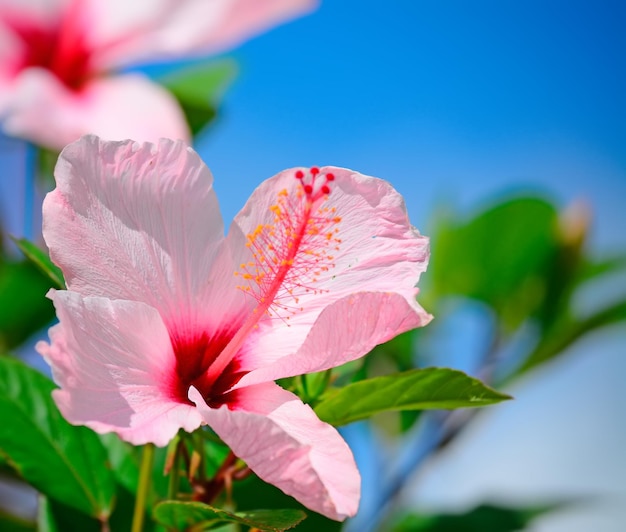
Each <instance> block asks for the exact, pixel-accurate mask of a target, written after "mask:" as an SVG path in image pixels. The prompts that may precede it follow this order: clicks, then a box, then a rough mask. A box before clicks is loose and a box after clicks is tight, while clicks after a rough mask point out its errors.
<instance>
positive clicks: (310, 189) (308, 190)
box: [304, 185, 313, 194]
mask: <svg viewBox="0 0 626 532" xmlns="http://www.w3.org/2000/svg"><path fill="white" fill-rule="evenodd" d="M304 192H306V193H307V194H312V193H313V187H312V186H311V185H304Z"/></svg>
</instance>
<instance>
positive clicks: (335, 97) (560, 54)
mask: <svg viewBox="0 0 626 532" xmlns="http://www.w3.org/2000/svg"><path fill="white" fill-rule="evenodd" d="M625 24H626V4H624V3H623V2H620V1H617V0H616V1H607V0H600V1H594V2H590V1H587V2H584V1H578V0H569V1H565V0H562V1H556V0H543V1H540V0H526V1H524V2H519V1H516V2H514V1H513V0H492V1H484V0H474V1H471V2H470V1H466V0H465V1H463V0H454V1H453V0H429V1H426V0H377V1H374V0H327V1H325V2H323V4H322V6H321V8H320V9H319V10H318V11H317V12H315V13H313V14H312V15H310V16H307V17H304V18H302V19H300V20H297V21H294V22H293V23H290V24H287V25H285V26H282V27H280V28H277V29H276V30H274V31H272V32H270V33H268V34H265V35H263V36H260V37H258V38H255V39H253V40H251V41H250V42H248V43H246V44H244V45H243V46H241V47H240V48H239V49H237V50H236V51H235V52H233V53H231V54H228V55H229V56H231V57H234V58H235V59H236V60H237V62H238V63H239V68H240V74H239V76H238V78H237V80H236V81H235V83H234V85H233V86H232V87H231V89H230V90H229V91H228V92H227V93H226V95H225V98H224V102H223V109H222V113H221V116H220V119H219V122H218V123H217V125H216V126H215V127H214V128H213V129H211V130H210V131H208V132H206V133H205V134H204V135H203V136H202V137H201V139H200V141H199V142H198V144H197V149H198V150H199V152H200V153H201V155H202V156H203V158H204V159H205V161H206V162H207V164H208V165H209V167H210V168H211V169H212V171H213V173H214V175H215V179H216V185H215V186H216V189H217V192H218V194H219V197H220V200H221V207H222V211H223V214H224V217H225V218H226V220H229V219H231V218H232V216H233V215H234V214H235V213H236V212H237V210H238V209H239V208H240V207H241V206H242V205H243V203H244V202H245V200H246V198H247V197H248V195H249V193H250V192H251V191H252V190H253V189H254V187H255V186H256V185H257V184H258V183H260V181H262V180H263V179H265V178H267V177H269V176H271V175H273V174H275V173H276V172H278V171H280V170H282V169H284V168H287V167H290V166H299V165H313V164H316V165H326V164H332V165H337V166H346V167H349V168H352V169H354V170H358V171H360V172H362V173H366V174H369V175H374V176H377V177H383V178H385V179H387V180H389V181H391V182H392V183H393V184H394V186H396V188H398V189H399V190H400V191H401V192H402V194H403V195H404V196H405V198H406V202H407V207H408V210H409V214H410V216H411V219H412V221H413V223H414V224H415V225H417V226H418V227H420V228H421V229H422V230H423V231H424V232H427V231H428V219H429V217H430V216H431V214H432V213H433V211H434V210H435V209H436V207H437V206H438V205H440V204H441V202H444V201H445V202H452V203H453V204H455V205H457V206H459V207H460V208H462V209H463V210H471V209H474V208H477V207H478V206H480V205H484V204H485V203H489V202H490V201H492V200H493V198H494V197H497V196H501V195H502V194H504V193H507V192H511V191H520V190H532V191H542V192H543V193H545V194H547V195H549V196H550V197H553V198H554V199H555V200H556V201H557V202H558V203H559V204H560V205H562V206H565V205H567V204H568V203H570V202H571V201H573V200H575V199H583V200H584V201H586V202H587V203H588V204H589V205H590V207H591V208H592V211H593V213H594V226H593V247H594V249H596V250H597V251H598V252H609V251H611V250H615V249H618V248H619V249H622V250H624V249H626V232H625V231H624V229H623V228H624V227H626V223H625V222H626V219H625V218H626V215H625V214H624V199H625V198H626V149H625V147H626V101H625V98H624V94H626V70H625V68H624V61H623V51H624V50H626V32H625V31H623V28H624V26H625ZM0 157H2V162H3V166H4V167H5V168H7V167H9V166H8V165H11V166H12V165H13V164H19V153H18V154H17V155H16V154H15V153H13V154H10V153H7V152H2V153H0ZM16 157H17V159H16ZM9 161H12V162H9ZM9 179H11V181H12V182H11V183H8V180H9ZM16 184H18V185H19V181H16V180H15V179H14V176H13V175H10V176H9V174H8V173H4V174H0V185H1V188H0V191H2V195H3V197H2V198H1V199H3V207H4V208H5V211H6V208H7V203H9V202H7V201H6V200H5V199H6V198H7V197H8V192H9V191H12V192H13V193H15V188H16ZM13 214H14V216H13V221H12V222H11V226H12V227H14V228H16V229H15V231H16V232H19V215H17V214H16V213H13ZM5 215H6V212H5ZM616 286H618V285H617V284H615V285H614V287H612V288H611V289H614V288H615V287H616ZM619 287H620V288H622V287H623V283H622V284H621V285H619ZM622 291H623V290H622ZM625 340H626V332H625V331H624V328H623V327H622V328H621V329H614V330H612V331H610V332H609V333H608V334H607V335H602V336H600V335H596V336H595V337H593V338H590V339H588V340H586V341H585V342H584V343H583V344H582V345H581V346H579V347H578V348H577V349H576V350H575V352H574V353H572V357H571V358H570V362H569V363H565V364H558V365H555V366H553V367H551V368H548V369H547V370H546V371H545V372H544V373H543V374H541V375H539V376H536V379H534V380H527V381H526V382H525V383H520V384H519V385H518V386H517V387H516V389H515V390H513V392H514V394H515V395H516V397H517V400H516V402H515V404H514V405H513V406H511V405H508V404H507V405H502V406H500V407H497V408H494V409H492V410H490V411H489V412H486V415H485V416H483V418H481V423H482V424H481V425H480V427H479V428H480V431H477V432H476V433H475V434H470V435H468V437H467V438H466V439H465V440H464V441H463V442H462V446H459V447H457V448H456V449H454V450H453V451H454V452H453V453H451V455H450V456H449V457H448V458H447V460H445V461H444V462H443V463H440V464H438V465H437V466H436V467H434V468H432V469H431V471H430V473H429V474H428V475H427V477H426V479H425V481H424V482H425V483H424V484H423V485H421V486H417V485H416V487H415V489H414V490H413V491H412V492H411V493H408V494H407V495H406V500H407V501H411V502H415V497H419V501H420V503H422V504H430V505H434V506H437V505H446V504H450V505H463V504H469V502H468V501H474V502H475V501H478V500H480V499H481V497H486V496H488V495H489V494H494V493H495V494H497V495H501V496H505V497H506V496H507V495H510V496H511V497H518V498H519V497H521V498H522V499H523V500H532V498H533V495H534V496H535V498H536V497H537V496H542V495H545V496H548V495H549V494H550V493H554V494H558V493H563V492H564V490H565V491H566V492H567V493H569V492H571V491H576V490H578V491H577V493H578V492H585V493H586V492H591V493H594V494H602V493H605V492H606V493H608V494H609V496H608V499H607V500H608V501H609V502H608V503H606V504H608V506H609V508H608V509H607V508H606V507H603V508H602V509H601V510H598V509H597V508H594V507H592V508H591V509H589V508H587V509H585V508H583V509H582V510H580V509H576V510H572V512H573V513H571V512H570V514H569V516H568V514H567V512H566V513H565V515H562V516H560V517H559V516H556V517H555V518H554V517H550V518H549V519H547V520H544V521H543V522H541V523H539V524H538V525H537V527H536V529H533V530H536V531H538V532H561V531H565V530H567V531H569V532H586V531H587V530H590V529H593V528H594V527H595V529H597V530H602V531H603V532H618V530H621V528H620V527H621V526H622V525H621V523H620V520H621V522H623V521H624V519H626V515H625V514H624V510H622V508H624V507H626V492H625V491H624V487H623V482H621V481H620V479H621V480H623V478H626V461H625V460H624V458H623V449H624V448H626V430H624V427H623V424H620V423H616V422H615V419H616V414H617V413H618V412H620V413H623V411H624V408H626V404H625V403H624V400H623V398H622V397H623V396H622V393H621V391H620V390H621V388H622V385H621V380H620V379H619V378H618V376H619V375H623V374H624V371H625V370H626V361H625V360H626V358H625V357H624V356H623V355H624V348H623V346H624V345H625V344H624V342H625ZM453 348H454V349H456V350H457V351H458V353H459V355H460V356H462V349H463V348H462V345H456V346H453ZM583 382H584V383H585V390H584V392H582V391H581V383H583ZM581 397H582V399H583V400H581ZM573 403H574V404H575V406H572V404H573ZM581 403H583V405H582V406H581ZM573 409H575V410H576V417H574V416H573V415H572V410H573ZM622 416H623V414H622ZM538 441H541V445H538V444H537V442H538ZM459 479H461V481H459ZM451 486H452V488H451ZM620 486H621V487H620ZM568 489H569V491H567V490H568ZM620 490H621V491H620ZM415 494H417V495H415ZM603 500H604V499H603ZM611 501H613V502H611ZM576 512H578V513H576ZM580 512H582V513H583V515H582V517H581V513H580ZM585 512H586V513H585ZM572 515H574V517H572ZM607 516H608V517H607ZM559 519H560V520H559ZM573 519H575V522H573V521H572V520H573ZM576 523H578V524H576ZM577 527H578V528H577Z"/></svg>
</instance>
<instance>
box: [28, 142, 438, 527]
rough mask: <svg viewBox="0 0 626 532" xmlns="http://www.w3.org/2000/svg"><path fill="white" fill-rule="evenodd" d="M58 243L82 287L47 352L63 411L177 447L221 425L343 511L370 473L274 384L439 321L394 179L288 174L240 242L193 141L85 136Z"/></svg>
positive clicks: (47, 220) (300, 492)
mask: <svg viewBox="0 0 626 532" xmlns="http://www.w3.org/2000/svg"><path fill="white" fill-rule="evenodd" d="M56 181H57V188H56V189H55V190H53V191H52V192H51V193H49V194H48V195H47V196H46V199H45V201H44V206H43V217H44V237H45V239H46V242H47V244H48V246H49V248H50V254H51V257H52V259H53V261H54V262H55V263H56V264H58V265H59V266H60V267H61V269H62V270H63V273H64V275H65V280H66V283H67V290H62V291H51V293H50V294H49V297H50V298H51V299H52V300H53V301H54V305H55V307H56V311H57V316H58V318H59V324H57V325H55V326H54V327H52V328H51V329H50V343H49V344H48V343H45V342H40V343H39V344H38V345H37V349H38V351H39V352H40V353H41V354H42V355H43V356H44V357H45V359H46V360H47V361H48V363H49V364H50V365H51V367H52V371H53V377H54V380H55V381H56V382H57V383H58V384H59V386H60V389H58V390H56V391H55V392H54V399H55V401H56V403H57V405H58V406H59V408H60V410H61V412H62V413H63V415H64V416H65V417H66V418H67V419H68V420H69V421H70V422H71V423H75V424H84V425H87V426H89V427H91V428H92V429H94V430H95V431H97V432H102V433H104V432H115V433H117V434H118V435H119V436H120V437H122V438H123V439H125V440H127V441H129V442H131V443H134V444H144V443H146V442H153V443H155V444H156V445H159V446H163V445H166V444H167V443H168V441H170V439H171V438H172V437H173V436H174V435H175V434H176V432H177V431H178V430H179V429H180V428H183V429H184V430H186V431H193V430H195V429H197V428H198V427H199V426H201V425H203V424H206V425H208V426H210V427H211V428H212V429H213V430H214V431H215V432H216V433H217V434H218V435H219V436H220V437H221V438H222V439H223V440H224V442H225V443H226V444H228V445H229V446H230V447H231V449H232V450H233V452H234V453H235V454H236V455H237V456H239V457H240V458H241V459H243V460H244V461H245V462H246V463H247V464H248V466H249V467H250V468H251V469H252V470H253V471H254V472H255V473H256V474H257V475H258V476H259V477H261V478H262V479H264V480H265V481H267V482H270V483H272V484H274V485H276V486H278V487H279V488H280V489H282V490H283V491H284V492H285V493H287V494H289V495H292V496H293V497H295V498H296V499H298V500H299V501H300V502H302V503H303V504H305V505H306V506H308V507H309V508H311V509H313V510H315V511H317V512H319V513H322V514H324V515H326V516H328V517H330V518H333V519H338V520H340V519H344V518H345V517H346V516H351V515H354V513H355V512H356V510H357V506H358V499H359V492H360V480H359V474H358V471H357V469H356V467H355V464H354V460H353V458H352V454H351V452H350V450H349V448H348V446H347V445H346V443H345V442H344V441H343V439H342V438H341V437H340V435H339V433H338V432H337V431H336V430H335V429H334V428H333V427H331V426H330V425H328V424H326V423H323V422H322V421H320V420H319V419H318V418H317V416H316V415H315V413H314V412H313V410H312V409H311V408H310V407H309V406H307V405H306V404H304V403H302V401H301V400H300V399H299V398H298V397H296V396H295V395H293V394H292V393H290V392H288V391H286V390H284V389H282V388H280V387H279V386H278V385H277V384H275V383H274V382H273V381H274V380H276V379H279V378H283V377H290V376H294V375H300V374H303V373H310V372H315V371H321V370H325V369H328V368H332V367H335V366H338V365H340V364H343V363H345V362H348V361H350V360H354V359H356V358H358V357H361V356H363V355H364V354H366V353H367V352H368V351H369V350H370V349H372V348H373V347H374V346H375V345H377V344H379V343H381V342H384V341H386V340H389V339H390V338H392V337H394V336H395V335H397V334H399V333H401V332H403V331H406V330H408V329H412V328H414V327H419V326H421V325H424V324H426V323H427V322H428V321H429V320H430V316H429V315H428V314H427V313H426V312H425V311H424V310H423V309H422V308H421V307H420V306H419V305H418V304H417V303H416V301H415V296H416V294H417V288H415V285H416V283H417V281H418V279H419V276H420V273H421V272H423V271H424V270H425V268H426V264H427V260H428V240H427V238H425V237H423V236H420V235H419V233H418V232H417V231H416V230H415V229H414V228H413V227H411V225H410V224H409V221H408V219H407V214H406V210H405V207H404V203H403V200H402V197H401V196H400V195H399V194H398V193H397V192H396V191H395V190H394V189H393V188H392V187H391V185H389V184H388V183H387V182H385V181H382V180H380V179H376V178H373V177H367V176H364V175H361V174H358V173H356V172H353V171H351V170H346V169H343V168H333V167H324V168H319V169H318V168H310V169H292V170H285V171H284V172H281V173H279V174H278V175H276V176H274V177H272V178H271V179H268V180H267V181H265V182H264V183H263V184H261V185H260V186H259V187H258V188H257V189H256V191H255V192H254V193H253V194H252V196H251V198H250V199H249V200H248V203H247V204H246V206H245V207H244V208H243V210H242V211H241V212H240V213H239V214H238V215H237V216H236V217H235V220H234V222H233V223H232V225H231V227H230V230H229V232H228V235H227V236H226V237H224V227H223V224H222V219H221V216H220V213H219V208H218V204H217V199H216V196H215V193H214V192H213V189H212V176H211V173H210V172H209V170H208V169H207V168H206V166H205V165H204V164H203V163H202V161H201V160H200V159H199V157H198V155H197V154H196V153H195V152H194V151H193V150H192V149H191V148H189V147H187V146H186V145H185V144H184V143H182V142H174V141H170V140H161V141H160V143H159V144H158V145H153V144H147V143H146V144H138V143H133V142H131V141H125V142H105V141H102V140H100V139H98V138H97V137H94V136H88V137H83V138H82V139H81V140H79V141H78V142H75V143H74V144H71V145H70V146H68V147H67V148H65V150H63V152H62V153H61V156H60V158H59V162H58V165H57V168H56Z"/></svg>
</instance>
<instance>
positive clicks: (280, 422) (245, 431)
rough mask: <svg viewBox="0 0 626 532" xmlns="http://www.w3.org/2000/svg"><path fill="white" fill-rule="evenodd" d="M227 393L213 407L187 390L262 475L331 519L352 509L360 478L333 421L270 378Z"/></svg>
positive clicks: (350, 513)
mask: <svg viewBox="0 0 626 532" xmlns="http://www.w3.org/2000/svg"><path fill="white" fill-rule="evenodd" d="M231 395H232V397H231V398H230V400H231V402H230V403H229V405H228V406H222V407H220V408H218V409H214V408H210V407H208V406H207V405H206V403H205V402H204V400H203V399H202V396H201V395H200V393H199V392H198V391H197V390H196V389H195V388H192V389H191V390H190V391H189V399H191V400H192V401H193V402H194V403H195V404H196V406H197V407H198V410H199V412H200V413H201V415H202V417H203V419H204V421H205V422H206V423H207V424H208V425H209V426H210V427H211V428H212V429H213V430H215V432H216V433H217V434H218V435H219V436H220V438H222V439H223V440H224V442H225V443H226V444H227V445H228V446H229V447H230V448H231V449H232V450H233V452H234V453H235V454H236V455H237V456H238V457H239V458H241V459H242V460H244V461H245V462H246V463H247V464H248V466H249V467H250V469H252V470H253V471H254V472H255V473H256V474H257V475H258V476H259V477H260V478H262V479H263V480H265V481H266V482H269V483H270V484H274V485H275V486H277V487H278V488H280V489H281V490H283V491H284V492H285V493H287V494H288V495H291V496H292V497H294V498H295V499H297V500H298V501H300V502H301V503H302V504H304V505H305V506H307V507H308V508H311V509H312V510H314V511H316V512H319V513H321V514H323V515H325V516H327V517H330V518H331V519H336V520H343V519H345V518H346V517H349V516H353V515H354V514H355V513H356V511H357V508H358V503H359V498H360V480H361V479H360V476H359V472H358V470H357V468H356V465H355V463H354V458H353V456H352V452H351V451H350V448H349V447H348V445H347V444H346V442H345V441H344V440H343V439H342V438H341V436H340V435H339V433H338V432H337V431H336V430H335V429H334V428H333V427H331V426H330V425H328V424H327V423H323V422H322V421H320V420H319V419H318V417H317V416H316V415H315V413H314V412H313V410H311V408H310V407H309V406H308V405H305V404H304V403H302V402H301V401H300V400H299V399H298V398H297V397H296V396H295V395H293V394H292V393H290V392H287V391H285V390H283V389H282V388H280V387H279V386H277V385H275V384H273V383H267V384H262V385H257V386H252V387H247V388H242V389H240V390H237V391H236V392H233V394H231Z"/></svg>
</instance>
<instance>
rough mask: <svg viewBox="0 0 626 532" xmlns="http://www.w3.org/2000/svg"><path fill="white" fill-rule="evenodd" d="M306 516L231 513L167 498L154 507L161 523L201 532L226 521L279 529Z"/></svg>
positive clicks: (274, 512) (276, 531)
mask: <svg viewBox="0 0 626 532" xmlns="http://www.w3.org/2000/svg"><path fill="white" fill-rule="evenodd" d="M305 517H306V514H305V513H304V512H302V511H301V510H252V511H248V512H236V513H231V512H227V511H226V510H220V509H219V508H213V507H212V506H209V505H208V504H203V503H201V502H180V501H165V502H162V503H160V504H158V505H157V506H156V507H155V509H154V518H155V519H156V520H157V521H158V522H159V523H161V524H162V525H165V526H168V527H172V528H175V529H176V530H187V531H190V532H191V531H194V532H199V531H201V530H212V529H214V528H217V527H219V526H222V525H224V524H225V523H239V524H242V525H246V526H249V527H253V528H258V529H259V530H269V531H272V532H280V531H282V530H288V529H290V528H293V527H294V526H296V525H297V524H298V523H299V522H300V521H302V520H303V519H304V518H305Z"/></svg>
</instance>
